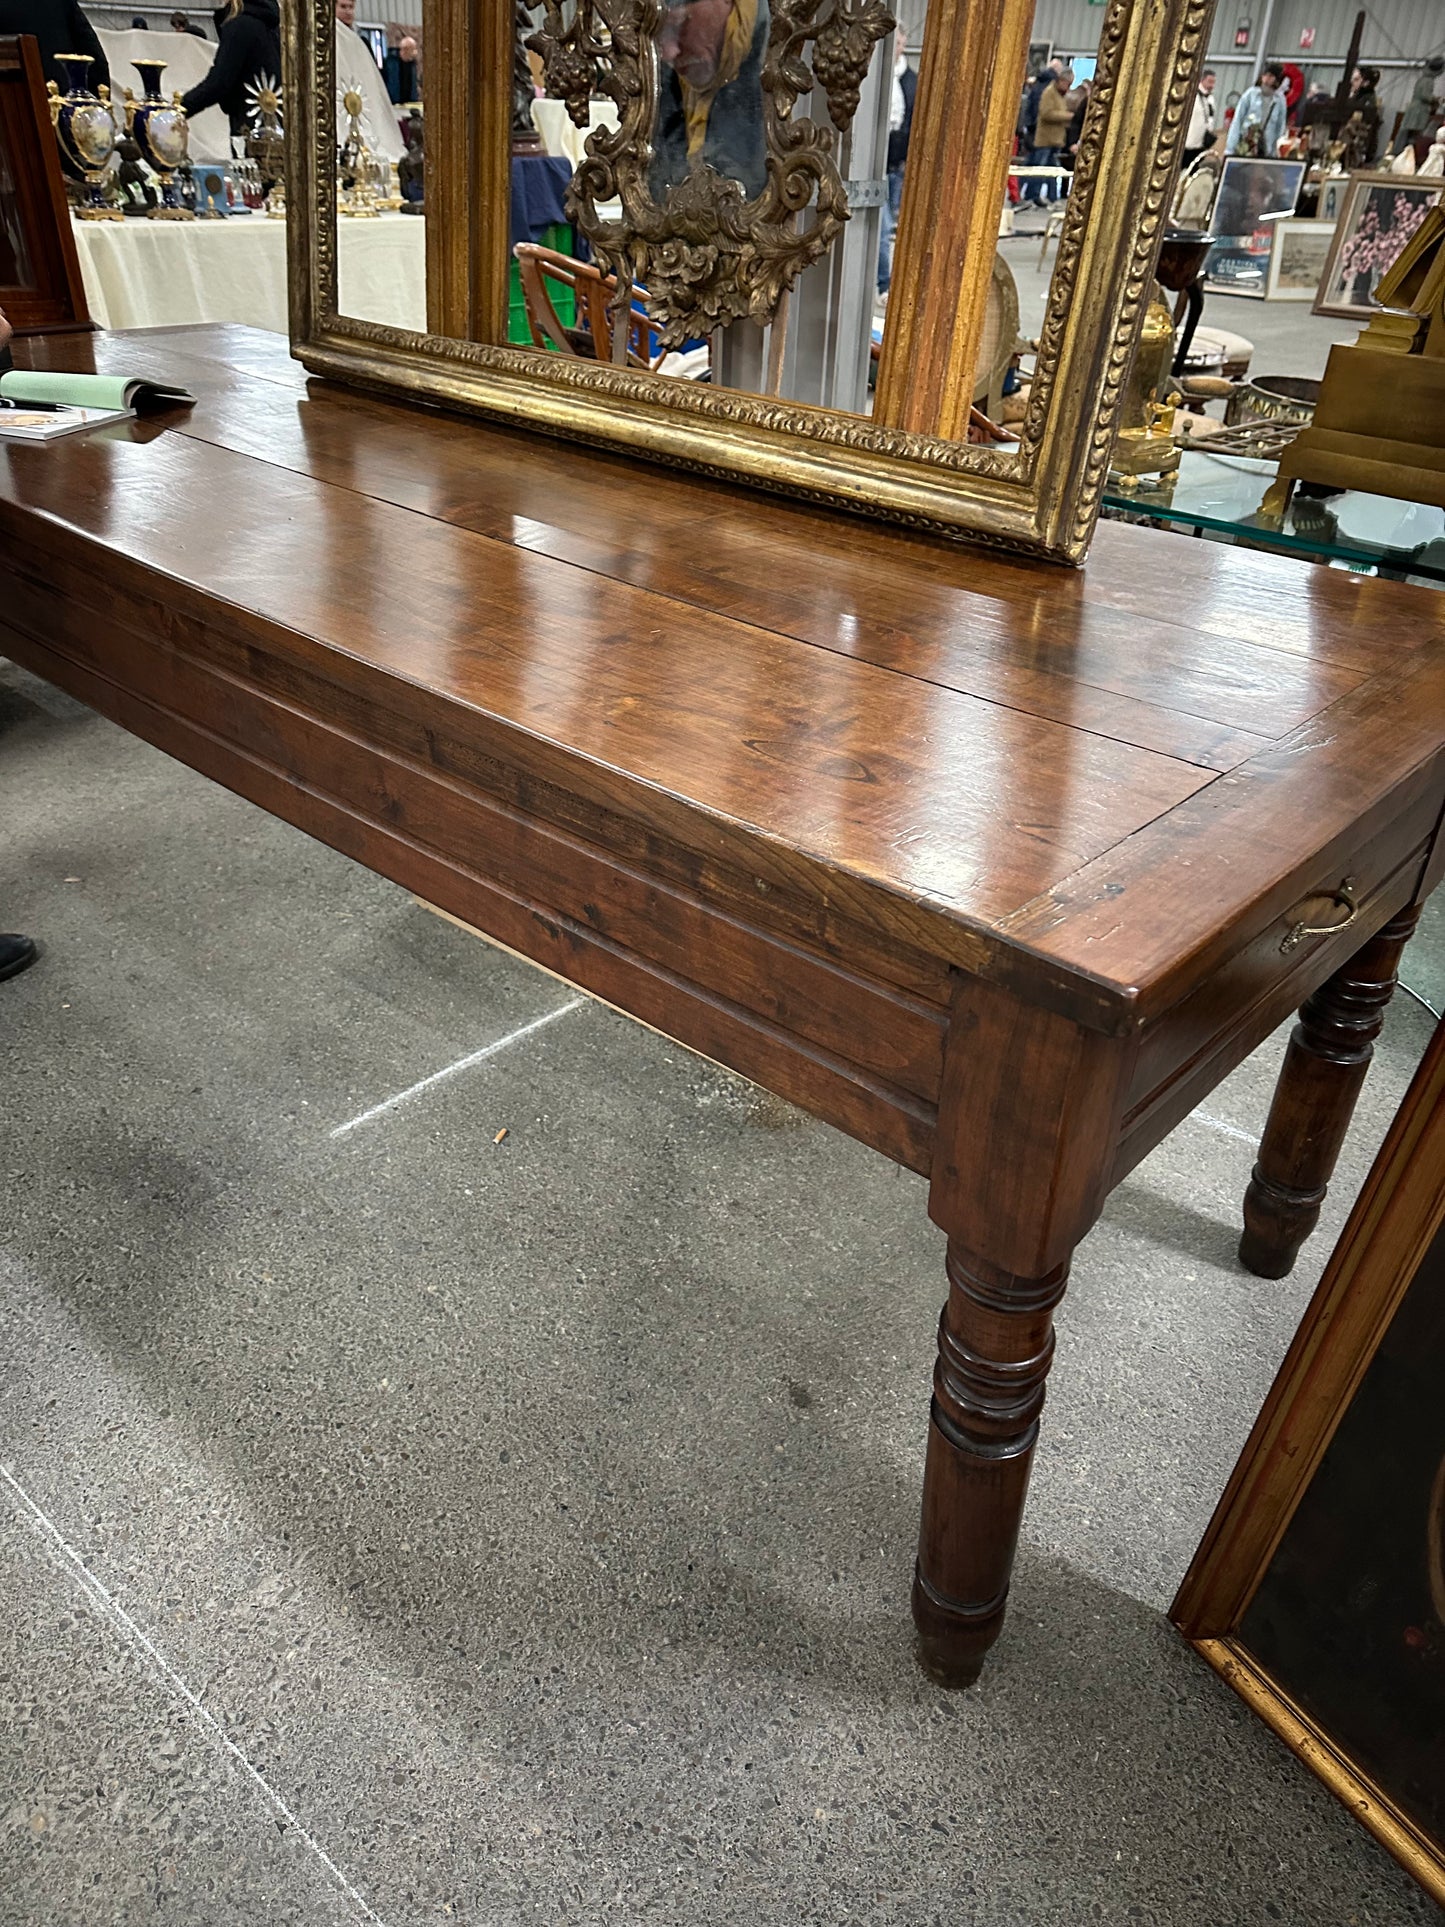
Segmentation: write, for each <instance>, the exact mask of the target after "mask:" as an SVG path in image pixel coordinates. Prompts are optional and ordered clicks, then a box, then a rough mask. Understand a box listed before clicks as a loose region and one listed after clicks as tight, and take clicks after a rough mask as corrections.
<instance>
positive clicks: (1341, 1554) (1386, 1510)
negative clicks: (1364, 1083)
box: [1169, 1025, 1445, 1906]
mask: <svg viewBox="0 0 1445 1927" xmlns="http://www.w3.org/2000/svg"><path fill="white" fill-rule="evenodd" d="M1442 1280H1445V1025H1440V1026H1437V1028H1436V1031H1435V1035H1434V1037H1433V1039H1432V1041H1431V1043H1430V1046H1429V1048H1428V1050H1427V1051H1426V1053H1425V1057H1424V1059H1423V1061H1422V1062H1421V1064H1420V1067H1419V1069H1418V1071H1417V1072H1416V1075H1415V1078H1414V1081H1413V1082H1412V1084H1411V1086H1410V1089H1409V1091H1408V1092H1407V1093H1406V1096H1405V1099H1404V1101H1403V1103H1402V1104H1401V1106H1400V1109H1399V1111H1398V1113H1397V1114H1396V1116H1395V1119H1394V1122H1393V1123H1392V1125H1391V1127H1390V1130H1389V1132H1388V1134H1387V1136H1386V1138H1385V1142H1384V1144H1383V1145H1382V1147H1381V1149H1380V1153H1379V1155H1378V1157H1377V1158H1376V1159H1375V1163H1374V1166H1373V1168H1372V1170H1371V1172H1370V1175H1369V1177H1368V1178H1367V1180H1366V1182H1365V1186H1364V1189H1363V1190H1362V1191H1361V1193H1360V1196H1359V1198H1358V1199H1357V1201H1356V1203H1355V1206H1354V1209H1353V1210H1352V1211H1351V1213H1350V1216H1349V1220H1348V1222H1347V1223H1346V1225H1345V1228H1344V1230H1343V1232H1342V1233H1341V1235H1340V1241H1339V1243H1338V1244H1337V1245H1336V1247H1335V1249H1334V1251H1333V1253H1332V1254H1331V1256H1330V1260H1329V1263H1328V1265H1327V1266H1326V1267H1325V1272H1324V1276H1323V1277H1322V1278H1321V1280H1320V1283H1319V1287H1318V1289H1317V1290H1316V1292H1315V1295H1314V1297H1313V1299H1312V1300H1311V1302H1310V1305H1309V1309H1308V1310H1307V1311H1306V1313H1305V1315H1304V1319H1303V1321H1302V1323H1301V1325H1300V1328H1299V1330H1298V1332H1297V1333H1296V1335H1295V1338H1294V1341H1293V1343H1292V1344H1291V1346H1290V1349H1289V1352H1288V1354H1287V1355H1286V1357H1285V1361H1284V1363H1283V1365H1282V1366H1281V1367H1280V1370H1279V1375H1278V1377H1277V1378H1276V1379H1275V1382H1274V1384H1273V1386H1272V1387H1271V1389H1270V1394H1269V1397H1268V1398H1267V1400H1266V1401H1265V1404H1264V1408H1263V1410H1262V1411H1261V1412H1260V1415H1259V1417H1258V1419H1257V1420H1256V1422H1255V1425H1254V1429H1253V1431H1252V1432H1251V1433H1250V1436H1249V1440H1248V1442H1247V1444H1246V1445H1245V1448H1244V1451H1243V1453H1242V1454H1241V1456H1240V1460H1239V1463H1238V1465H1237V1466H1236V1467H1235V1469H1234V1473H1233V1475H1232V1476H1231V1478H1230V1481H1229V1484H1228V1486H1227V1487H1226V1488H1225V1492H1224V1496H1223V1498H1222V1499H1221V1500H1220V1502H1219V1506H1218V1509H1217V1510H1216V1512H1215V1514H1214V1517H1213V1519H1212V1520H1211V1521H1210V1524H1209V1528H1208V1530H1207V1532H1206V1533H1205V1535H1204V1538H1203V1540H1202V1542H1201V1543H1200V1546H1199V1550H1198V1551H1197V1553H1196V1554H1195V1556H1194V1559H1193V1562H1192V1563H1191V1565H1190V1568H1189V1571H1188V1573H1187V1574H1186V1575H1185V1578H1184V1582H1183V1584H1182V1585H1181V1587H1180V1589H1179V1592H1178V1595H1177V1596H1176V1598H1175V1600H1174V1603H1173V1605H1172V1606H1171V1607H1170V1615H1169V1616H1170V1618H1171V1619H1172V1620H1173V1621H1174V1624H1175V1625H1176V1626H1177V1627H1178V1628H1179V1630H1180V1631H1181V1632H1182V1633H1183V1634H1184V1636H1185V1638H1186V1639H1188V1640H1189V1641H1190V1643H1191V1644H1192V1645H1193V1646H1194V1647H1195V1649H1196V1651H1198V1652H1199V1653H1200V1654H1201V1656H1202V1657H1203V1658H1204V1659H1206V1660H1207V1661H1208V1662H1209V1664H1210V1665H1211V1666H1212V1667H1213V1668H1214V1669H1215V1671H1216V1672H1217V1673H1219V1674H1220V1675H1221V1677H1222V1678H1223V1679H1225V1680H1226V1681H1227V1682H1228V1684H1229V1685H1230V1686H1232V1687H1233V1688H1234V1690H1235V1692H1237V1693H1238V1694H1239V1696H1240V1697H1241V1699H1243V1700H1244V1701H1245V1703H1246V1704H1247V1705H1248V1706H1249V1707H1250V1709H1251V1710H1252V1711H1253V1712H1255V1713H1256V1714H1258V1716H1259V1717H1260V1718H1261V1719H1262V1720H1263V1721H1264V1722H1265V1723H1266V1725H1268V1726H1270V1727H1271V1728H1272V1729H1273V1730H1274V1732H1276V1733H1277V1734H1278V1735H1279V1737H1280V1738H1281V1739H1282V1740H1283V1741H1284V1743H1285V1744H1286V1745H1287V1746H1288V1747H1289V1749H1290V1750H1291V1752H1293V1753H1294V1754H1295V1755H1296V1757H1297V1758H1298V1759H1300V1760H1301V1761H1302V1762H1303V1763H1304V1764H1305V1765H1306V1766H1307V1767H1309V1768H1310V1769H1311V1770H1312V1771H1313V1772H1314V1773H1316V1774H1318V1776H1319V1777H1320V1779H1322V1780H1323V1781H1324V1783H1325V1784H1326V1785H1327V1786H1328V1787H1329V1788H1330V1790H1331V1791H1332V1792H1333V1793H1334V1794H1335V1795H1336V1796H1337V1797H1338V1798H1339V1799H1340V1800H1342V1801H1343V1802H1344V1804H1345V1805H1346V1806H1347V1807H1348V1808H1349V1809H1350V1811H1351V1812H1352V1813H1353V1814H1354V1815H1355V1816H1356V1818H1357V1819H1359V1820H1360V1821H1361V1822H1362V1823H1363V1824H1364V1825H1365V1826H1366V1827H1368V1828H1369V1830H1370V1831H1371V1832H1372V1833H1373V1834H1374V1835H1375V1837H1376V1838H1377V1839H1378V1840H1379V1841H1380V1843H1381V1844H1382V1845H1383V1846H1384V1847H1385V1848H1386V1849H1387V1850H1388V1852H1390V1853H1391V1854H1392V1855H1393V1856H1394V1857H1395V1859H1396V1860H1398V1861H1399V1862H1400V1864H1401V1866H1403V1867H1404V1868H1405V1869H1406V1871H1407V1872H1409V1873H1410V1874H1411V1875H1413V1877H1414V1878H1415V1879H1416V1880H1417V1881H1419V1883H1420V1884H1421V1886H1422V1887H1424V1889H1425V1891H1426V1892H1427V1893H1428V1894H1430V1895H1431V1897H1432V1898H1433V1899H1434V1900H1436V1901H1437V1902H1438V1903H1440V1904H1441V1905H1442V1906H1445V1797H1442V1795H1441V1793H1440V1787H1441V1785H1442V1784H1445V1783H1442V1782H1441V1781H1440V1776H1439V1773H1438V1771H1436V1772H1435V1774H1434V1782H1435V1786H1436V1792H1435V1797H1434V1809H1435V1810H1434V1815H1433V1824H1432V1819H1431V1817H1430V1816H1426V1815H1422V1813H1421V1812H1420V1810H1419V1808H1418V1804H1417V1803H1416V1802H1415V1801H1414V1800H1413V1799H1412V1797H1411V1794H1410V1791H1409V1789H1410V1788H1411V1787H1412V1786H1413V1787H1414V1788H1416V1789H1418V1787H1419V1785H1420V1784H1421V1781H1422V1774H1421V1772H1420V1769H1419V1759H1418V1754H1419V1746H1418V1736H1417V1735H1414V1736H1412V1735H1411V1733H1410V1731H1409V1729H1408V1728H1407V1726H1406V1724H1405V1722H1403V1721H1402V1720H1401V1719H1400V1714H1399V1709H1400V1707H1401V1705H1402V1704H1408V1705H1409V1706H1410V1707H1411V1708H1412V1709H1414V1711H1415V1720H1416V1724H1417V1725H1426V1726H1428V1725H1429V1724H1430V1723H1431V1720H1432V1708H1433V1709H1435V1715H1434V1717H1436V1724H1435V1727H1434V1731H1435V1733H1436V1734H1437V1735H1438V1732H1439V1731H1440V1730H1442V1729H1441V1728H1440V1726H1439V1724H1438V1708H1439V1705H1440V1701H1441V1696H1442V1693H1445V1658H1442V1657H1441V1656H1440V1655H1441V1652H1442V1650H1445V1422H1442V1419H1441V1416H1440V1412H1439V1399H1438V1385H1439V1371H1440V1348H1441V1345H1442V1344H1445V1315H1442V1312H1441V1310H1440V1306H1441V1302H1442V1301H1441V1292H1440V1286H1441V1283H1442ZM1422 1307H1423V1308H1424V1310H1425V1317H1424V1318H1422V1317H1421V1315H1420V1314H1421V1310H1422ZM1407 1321H1408V1322H1407ZM1401 1356H1403V1357H1405V1358H1407V1359H1409V1360H1410V1362H1411V1368H1412V1374H1413V1376H1412V1379H1411V1381H1410V1383H1411V1385H1412V1386H1413V1395H1409V1394H1408V1392H1407V1387H1406V1383H1405V1381H1404V1380H1402V1377H1401V1375H1400V1368H1399V1359H1400V1357H1401ZM1382 1366H1383V1374H1384V1375H1379V1374H1380V1371H1381V1367H1382ZM1392 1374H1393V1375H1392ZM1402 1393H1407V1395H1405V1396H1402V1395H1401V1394H1402ZM1382 1411H1383V1412H1384V1413H1385V1415H1386V1416H1385V1420H1384V1423H1383V1424H1382V1423H1380V1422H1379V1415H1380V1413H1381V1412H1382ZM1366 1474H1368V1478H1366ZM1362 1506H1363V1507H1364V1508H1365V1509H1366V1510H1367V1512H1368V1514H1369V1518H1370V1521H1371V1525H1370V1531H1369V1532H1361V1531H1358V1530H1353V1529H1352V1518H1353V1514H1352V1511H1351V1507H1353V1509H1354V1512H1358V1511H1359V1509H1360V1508H1361V1507H1362ZM1353 1522H1354V1524H1355V1525H1358V1520H1357V1519H1354V1521H1353ZM1322 1547H1324V1548H1326V1549H1327V1551H1326V1553H1325V1555H1324V1556H1323V1557H1322V1555H1321V1548H1322ZM1382 1547H1383V1548H1384V1549H1385V1550H1384V1552H1383V1554H1382V1552H1381V1548H1382ZM1302 1574H1308V1584H1306V1585H1301V1575H1302ZM1342 1575H1343V1582H1342ZM1402 1597H1408V1598H1409V1601H1410V1605H1409V1612H1410V1614H1412V1615H1414V1616H1415V1617H1418V1618H1419V1619H1420V1621H1421V1622H1422V1625H1421V1626H1419V1627H1417V1626H1415V1625H1414V1624H1406V1623H1404V1617H1403V1616H1402V1613H1401V1610H1400V1600H1401V1598H1402ZM1302 1599H1303V1600H1305V1601H1307V1602H1308V1603H1307V1609H1306V1610H1304V1611H1302V1610H1301V1607H1300V1601H1301V1600H1302ZM1417 1606H1418V1611H1417V1610H1416V1608H1417ZM1402 1633H1403V1635H1404V1638H1403V1641H1402ZM1417 1646H1418V1650H1417ZM1397 1652H1399V1653H1402V1654H1403V1655H1404V1658H1403V1661H1401V1660H1400V1659H1397V1658H1396V1654H1397ZM1341 1653H1343V1654H1347V1655H1348V1660H1347V1664H1346V1665H1345V1666H1344V1668H1343V1669H1342V1668H1341V1665H1340V1662H1339V1657H1338V1656H1339V1655H1340V1654H1341ZM1402 1665H1403V1674H1404V1678H1403V1683H1402V1681H1401V1678H1400V1677H1397V1675H1399V1674H1400V1673H1401V1669H1402ZM1342 1681H1343V1683H1342ZM1362 1704H1365V1705H1368V1706H1369V1707H1370V1708H1371V1709H1372V1710H1371V1714H1370V1716H1369V1718H1368V1719H1366V1720H1362V1719H1361V1717H1360V1713H1359V1708H1360V1706H1361V1705H1362ZM1440 1752H1441V1749H1440V1745H1439V1742H1438V1737H1437V1739H1436V1742H1435V1745H1434V1748H1433V1754H1434V1758H1435V1761H1436V1763H1437V1765H1438V1759H1439V1757H1440Z"/></svg>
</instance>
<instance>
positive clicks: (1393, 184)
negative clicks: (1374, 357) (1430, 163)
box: [1311, 170, 1445, 323]
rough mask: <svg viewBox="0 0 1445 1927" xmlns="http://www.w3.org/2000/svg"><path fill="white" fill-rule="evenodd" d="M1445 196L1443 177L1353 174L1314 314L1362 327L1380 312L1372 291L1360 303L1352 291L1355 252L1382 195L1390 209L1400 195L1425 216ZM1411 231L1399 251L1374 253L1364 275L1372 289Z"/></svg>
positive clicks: (1403, 232) (1402, 235)
mask: <svg viewBox="0 0 1445 1927" xmlns="http://www.w3.org/2000/svg"><path fill="white" fill-rule="evenodd" d="M1442 193H1445V180H1442V179H1441V178H1440V177H1439V176H1438V175H1436V176H1427V177H1425V178H1422V177H1421V176H1419V175H1418V174H1389V173H1385V172H1382V171H1379V170H1366V171H1364V172H1361V173H1358V174H1351V176H1350V178H1349V181H1348V182H1347V183H1346V186H1345V191H1344V193H1343V195H1342V196H1341V200H1340V211H1339V218H1338V219H1337V221H1336V223H1335V232H1334V245H1333V246H1332V247H1331V249H1330V255H1329V260H1328V261H1327V262H1326V264H1325V271H1324V273H1323V274H1322V275H1321V277H1320V288H1319V294H1318V295H1317V296H1316V298H1315V304H1314V307H1313V309H1312V310H1311V312H1312V313H1314V314H1323V315H1335V316H1338V317H1339V319H1341V320H1342V321H1359V322H1362V323H1363V322H1366V321H1368V320H1369V318H1370V316H1371V315H1373V314H1378V313H1379V309H1378V307H1377V306H1376V305H1375V303H1374V301H1373V300H1372V299H1371V298H1370V296H1369V294H1368V293H1365V295H1364V297H1363V299H1360V298H1355V297H1354V296H1352V295H1351V294H1350V290H1349V278H1350V269H1349V262H1350V258H1351V257H1350V250H1351V249H1352V248H1353V247H1355V246H1356V245H1357V242H1358V240H1359V237H1360V236H1361V231H1362V227H1363V224H1364V222H1365V220H1366V218H1367V217H1368V216H1369V214H1370V213H1371V211H1372V209H1374V208H1378V206H1379V205H1380V203H1377V202H1376V201H1375V199H1374V197H1375V196H1376V195H1380V196H1382V197H1383V199H1384V202H1385V204H1387V205H1388V203H1389V202H1390V201H1392V200H1393V199H1394V198H1395V197H1398V196H1403V197H1404V199H1405V201H1406V202H1407V203H1408V204H1409V205H1411V206H1413V207H1418V208H1419V210H1420V214H1421V215H1422V216H1423V214H1424V212H1425V210H1426V209H1427V208H1430V207H1433V206H1434V204H1435V202H1436V201H1438V200H1439V199H1440V197H1441V194H1442ZM1411 231H1412V230H1409V229H1403V230H1401V231H1400V232H1399V236H1398V245H1397V246H1396V247H1395V248H1394V251H1393V253H1390V252H1388V250H1375V251H1373V253H1372V255H1371V259H1370V265H1369V267H1368V269H1362V271H1361V272H1362V274H1364V273H1368V275H1369V277H1370V284H1371V286H1372V287H1373V286H1374V285H1376V284H1377V283H1378V281H1379V278H1380V276H1381V275H1382V274H1383V273H1384V272H1385V270H1386V269H1387V268H1388V267H1389V266H1390V263H1391V262H1392V261H1393V260H1394V258H1395V255H1397V254H1398V253H1399V252H1400V249H1401V248H1403V247H1404V245H1405V243H1406V241H1408V239H1409V238H1410V232H1411Z"/></svg>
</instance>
